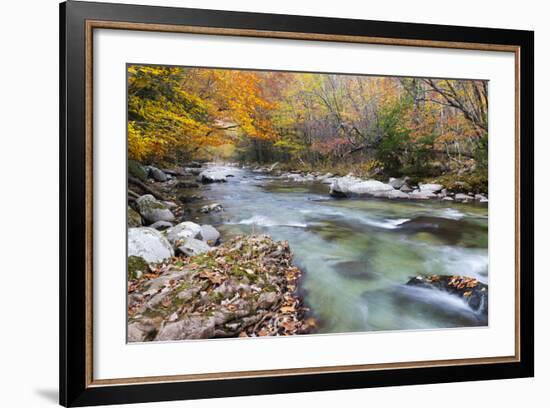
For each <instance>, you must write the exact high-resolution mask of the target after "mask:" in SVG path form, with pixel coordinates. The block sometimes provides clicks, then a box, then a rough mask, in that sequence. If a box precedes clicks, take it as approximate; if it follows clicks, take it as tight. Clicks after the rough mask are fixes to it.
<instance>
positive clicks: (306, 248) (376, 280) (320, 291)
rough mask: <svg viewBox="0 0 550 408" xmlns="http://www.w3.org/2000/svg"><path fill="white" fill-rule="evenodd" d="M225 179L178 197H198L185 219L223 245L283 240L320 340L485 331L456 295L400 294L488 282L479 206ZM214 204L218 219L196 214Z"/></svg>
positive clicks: (254, 177)
mask: <svg viewBox="0 0 550 408" xmlns="http://www.w3.org/2000/svg"><path fill="white" fill-rule="evenodd" d="M231 174H232V175H233V177H230V178H228V179H227V180H228V181H227V182H226V183H213V184H208V185H204V186H201V187H200V188H199V189H198V190H197V189H181V191H179V194H180V195H186V194H187V195H200V196H201V198H200V199H198V200H195V201H194V202H192V203H190V204H187V205H186V209H187V210H186V211H187V216H186V217H185V218H186V219H188V220H190V221H195V222H199V223H206V224H211V225H213V226H215V227H216V228H217V229H218V230H219V231H220V232H221V234H222V237H223V239H224V240H226V239H228V238H230V237H232V236H235V235H242V234H250V233H256V234H258V233H262V234H269V235H271V236H272V237H273V238H274V239H276V240H287V241H288V242H289V244H290V248H291V250H292V252H293V253H294V263H295V264H296V265H297V266H298V267H299V268H300V269H301V270H302V271H303V272H304V275H303V280H302V282H301V286H300V290H301V293H302V295H303V296H304V300H305V303H306V305H307V306H308V307H310V308H311V311H312V314H313V315H314V316H315V317H316V318H317V320H318V322H319V332H321V333H339V332H357V331H373V330H418V329H433V328H452V327H471V326H484V325H487V323H488V317H487V314H486V313H479V312H477V311H474V310H472V309H471V308H470V307H469V306H468V305H467V304H466V302H465V301H464V300H463V299H461V298H459V297H457V296H455V295H452V294H449V293H446V292H443V291H439V290H433V289H426V288H422V287H414V286H408V285H406V283H407V281H408V280H409V279H410V278H411V277H414V276H419V275H461V276H468V277H472V278H476V279H478V280H479V281H480V282H483V283H488V253H487V243H488V209H487V205H486V204H459V203H446V202H440V201H438V200H429V201H413V200H400V201H398V200H387V199H375V198H346V199H335V198H331V197H330V196H329V195H328V189H329V186H328V185H327V184H322V183H319V182H295V181H291V180H287V179H281V178H278V177H276V176H271V175H266V174H261V173H254V172H252V171H250V170H245V169H240V168H236V167H235V168H232V169H231ZM214 202H217V203H220V204H222V206H223V207H224V211H223V212H213V213H209V214H202V213H200V212H199V208H200V207H201V206H202V205H205V204H211V203H214Z"/></svg>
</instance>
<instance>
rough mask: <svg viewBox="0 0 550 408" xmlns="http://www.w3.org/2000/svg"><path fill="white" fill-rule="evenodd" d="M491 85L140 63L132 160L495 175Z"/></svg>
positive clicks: (133, 93)
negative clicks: (491, 169) (490, 167)
mask: <svg viewBox="0 0 550 408" xmlns="http://www.w3.org/2000/svg"><path fill="white" fill-rule="evenodd" d="M487 114H488V83H487V81H478V80H452V79H429V78H404V77H380V76H366V75H340V74H317V73H294V72H273V71H247V70H229V69H206V68H186V67H171V66H144V65H131V66H129V67H128V155H129V158H130V159H133V160H138V161H142V162H165V163H178V162H182V161H185V160H190V159H225V160H238V161H241V162H256V163H270V162H271V163H272V162H280V163H292V164H293V165H295V166H298V165H299V166H304V167H307V166H310V167H312V168H313V167H316V168H324V167H326V168H330V167H331V166H339V165H342V164H343V163H353V164H356V165H359V166H362V168H364V169H366V170H368V171H372V172H373V173H379V174H383V175H386V176H388V175H391V176H399V175H407V174H410V175H414V176H434V175H442V174H446V173H449V172H454V173H459V174H461V172H462V173H464V172H466V173H475V174H476V175H481V177H485V180H486V172H487V157H488V154H487V149H488V118H487Z"/></svg>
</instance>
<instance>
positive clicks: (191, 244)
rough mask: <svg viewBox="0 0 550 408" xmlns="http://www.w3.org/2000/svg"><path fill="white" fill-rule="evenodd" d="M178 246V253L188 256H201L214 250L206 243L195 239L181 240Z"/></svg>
mask: <svg viewBox="0 0 550 408" xmlns="http://www.w3.org/2000/svg"><path fill="white" fill-rule="evenodd" d="M177 245H178V246H177V248H178V251H180V252H181V253H183V254H185V255H187V256H195V255H200V254H203V253H205V252H208V251H210V250H211V249H212V248H210V246H209V245H208V244H207V243H206V242H204V241H199V240H198V239H195V238H183V239H180V240H178V243H177Z"/></svg>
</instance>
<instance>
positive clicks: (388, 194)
mask: <svg viewBox="0 0 550 408" xmlns="http://www.w3.org/2000/svg"><path fill="white" fill-rule="evenodd" d="M374 195H375V197H385V198H389V199H390V200H393V199H398V198H400V199H408V198H409V195H408V194H407V193H404V192H403V191H400V190H392V191H383V192H381V193H375V194H374Z"/></svg>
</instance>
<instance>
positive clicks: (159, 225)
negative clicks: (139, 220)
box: [149, 221, 174, 231]
mask: <svg viewBox="0 0 550 408" xmlns="http://www.w3.org/2000/svg"><path fill="white" fill-rule="evenodd" d="M173 226H174V224H172V223H171V222H168V221H157V222H154V223H152V224H151V225H149V228H154V229H156V230H158V231H164V230H166V229H168V228H172V227H173Z"/></svg>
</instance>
